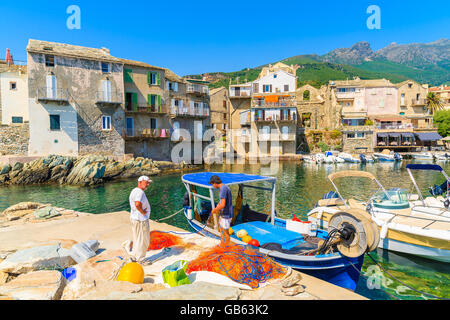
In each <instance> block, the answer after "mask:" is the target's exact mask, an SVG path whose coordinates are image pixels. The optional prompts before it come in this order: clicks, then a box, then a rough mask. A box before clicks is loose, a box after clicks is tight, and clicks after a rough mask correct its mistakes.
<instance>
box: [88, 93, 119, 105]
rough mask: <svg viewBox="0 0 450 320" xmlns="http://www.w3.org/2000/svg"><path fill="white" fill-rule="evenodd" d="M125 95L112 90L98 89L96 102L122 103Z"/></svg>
mask: <svg viewBox="0 0 450 320" xmlns="http://www.w3.org/2000/svg"><path fill="white" fill-rule="evenodd" d="M122 101H123V95H122V94H118V93H116V92H110V91H97V92H96V93H95V103H97V104H110V105H113V104H122Z"/></svg>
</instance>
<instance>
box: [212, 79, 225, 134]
mask: <svg viewBox="0 0 450 320" xmlns="http://www.w3.org/2000/svg"><path fill="white" fill-rule="evenodd" d="M209 99H210V107H211V126H212V128H213V129H214V130H219V131H220V132H221V133H225V132H226V130H227V129H228V119H229V118H228V114H229V105H230V101H229V100H230V99H229V97H228V90H227V89H226V88H225V87H220V88H216V89H212V90H211V91H210V94H209Z"/></svg>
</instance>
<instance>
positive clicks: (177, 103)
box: [173, 99, 180, 107]
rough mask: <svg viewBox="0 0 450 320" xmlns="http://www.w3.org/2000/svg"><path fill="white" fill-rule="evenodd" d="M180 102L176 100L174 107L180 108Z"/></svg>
mask: <svg viewBox="0 0 450 320" xmlns="http://www.w3.org/2000/svg"><path fill="white" fill-rule="evenodd" d="M179 101H180V100H177V99H174V100H173V103H174V106H175V107H178V106H179V104H180V103H179Z"/></svg>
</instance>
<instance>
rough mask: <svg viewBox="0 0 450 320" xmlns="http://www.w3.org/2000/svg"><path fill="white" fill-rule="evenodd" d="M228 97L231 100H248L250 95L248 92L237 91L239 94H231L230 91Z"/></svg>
mask: <svg viewBox="0 0 450 320" xmlns="http://www.w3.org/2000/svg"><path fill="white" fill-rule="evenodd" d="M229 97H230V99H232V98H250V97H251V94H250V90H248V91H239V92H236V91H234V92H233V91H232V90H230V92H229Z"/></svg>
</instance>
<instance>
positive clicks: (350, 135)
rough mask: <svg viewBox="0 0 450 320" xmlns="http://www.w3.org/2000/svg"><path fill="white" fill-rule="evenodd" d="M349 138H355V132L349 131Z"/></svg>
mask: <svg viewBox="0 0 450 320" xmlns="http://www.w3.org/2000/svg"><path fill="white" fill-rule="evenodd" d="M347 139H355V133H354V132H352V133H347Z"/></svg>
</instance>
